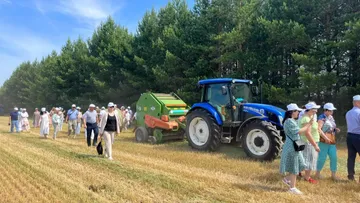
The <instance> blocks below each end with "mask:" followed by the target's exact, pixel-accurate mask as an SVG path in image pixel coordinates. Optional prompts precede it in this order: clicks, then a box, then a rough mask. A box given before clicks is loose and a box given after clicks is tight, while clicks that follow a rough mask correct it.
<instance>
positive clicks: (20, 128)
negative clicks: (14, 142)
mask: <svg viewBox="0 0 360 203" xmlns="http://www.w3.org/2000/svg"><path fill="white" fill-rule="evenodd" d="M22 111H23V109H22V108H20V111H19V112H18V125H19V132H22V131H23V128H22V117H21V113H22Z"/></svg>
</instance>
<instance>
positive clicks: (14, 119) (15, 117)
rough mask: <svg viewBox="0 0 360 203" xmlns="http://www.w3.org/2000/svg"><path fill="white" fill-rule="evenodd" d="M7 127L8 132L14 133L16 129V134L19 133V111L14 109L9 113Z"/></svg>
mask: <svg viewBox="0 0 360 203" xmlns="http://www.w3.org/2000/svg"><path fill="white" fill-rule="evenodd" d="M9 125H10V132H11V133H13V132H14V128H15V129H16V132H17V133H19V132H20V129H19V109H18V108H16V107H15V108H14V111H13V112H11V113H10V116H9Z"/></svg>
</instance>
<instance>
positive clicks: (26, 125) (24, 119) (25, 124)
mask: <svg viewBox="0 0 360 203" xmlns="http://www.w3.org/2000/svg"><path fill="white" fill-rule="evenodd" d="M20 116H21V123H20V125H21V129H22V130H25V131H26V132H28V131H29V130H30V122H29V119H28V118H29V114H28V113H27V112H26V109H23V110H22V112H21V113H20Z"/></svg>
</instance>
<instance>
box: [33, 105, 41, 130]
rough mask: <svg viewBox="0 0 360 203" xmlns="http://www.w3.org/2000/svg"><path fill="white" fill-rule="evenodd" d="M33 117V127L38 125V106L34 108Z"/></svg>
mask: <svg viewBox="0 0 360 203" xmlns="http://www.w3.org/2000/svg"><path fill="white" fill-rule="evenodd" d="M33 117H34V128H38V127H40V111H39V109H38V108H35V112H34V115H33Z"/></svg>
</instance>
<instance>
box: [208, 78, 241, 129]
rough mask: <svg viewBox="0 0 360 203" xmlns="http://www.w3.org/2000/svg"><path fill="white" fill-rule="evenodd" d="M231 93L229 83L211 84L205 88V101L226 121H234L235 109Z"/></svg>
mask: <svg viewBox="0 0 360 203" xmlns="http://www.w3.org/2000/svg"><path fill="white" fill-rule="evenodd" d="M230 99H231V93H230V89H229V85H228V84H223V83H221V84H210V85H206V86H205V89H204V102H208V103H209V104H211V105H212V106H213V107H214V108H215V109H216V110H217V111H218V112H219V113H220V115H221V117H222V120H223V121H224V123H227V122H232V121H233V118H234V110H233V108H232V105H231V103H232V102H231V100H230Z"/></svg>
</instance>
